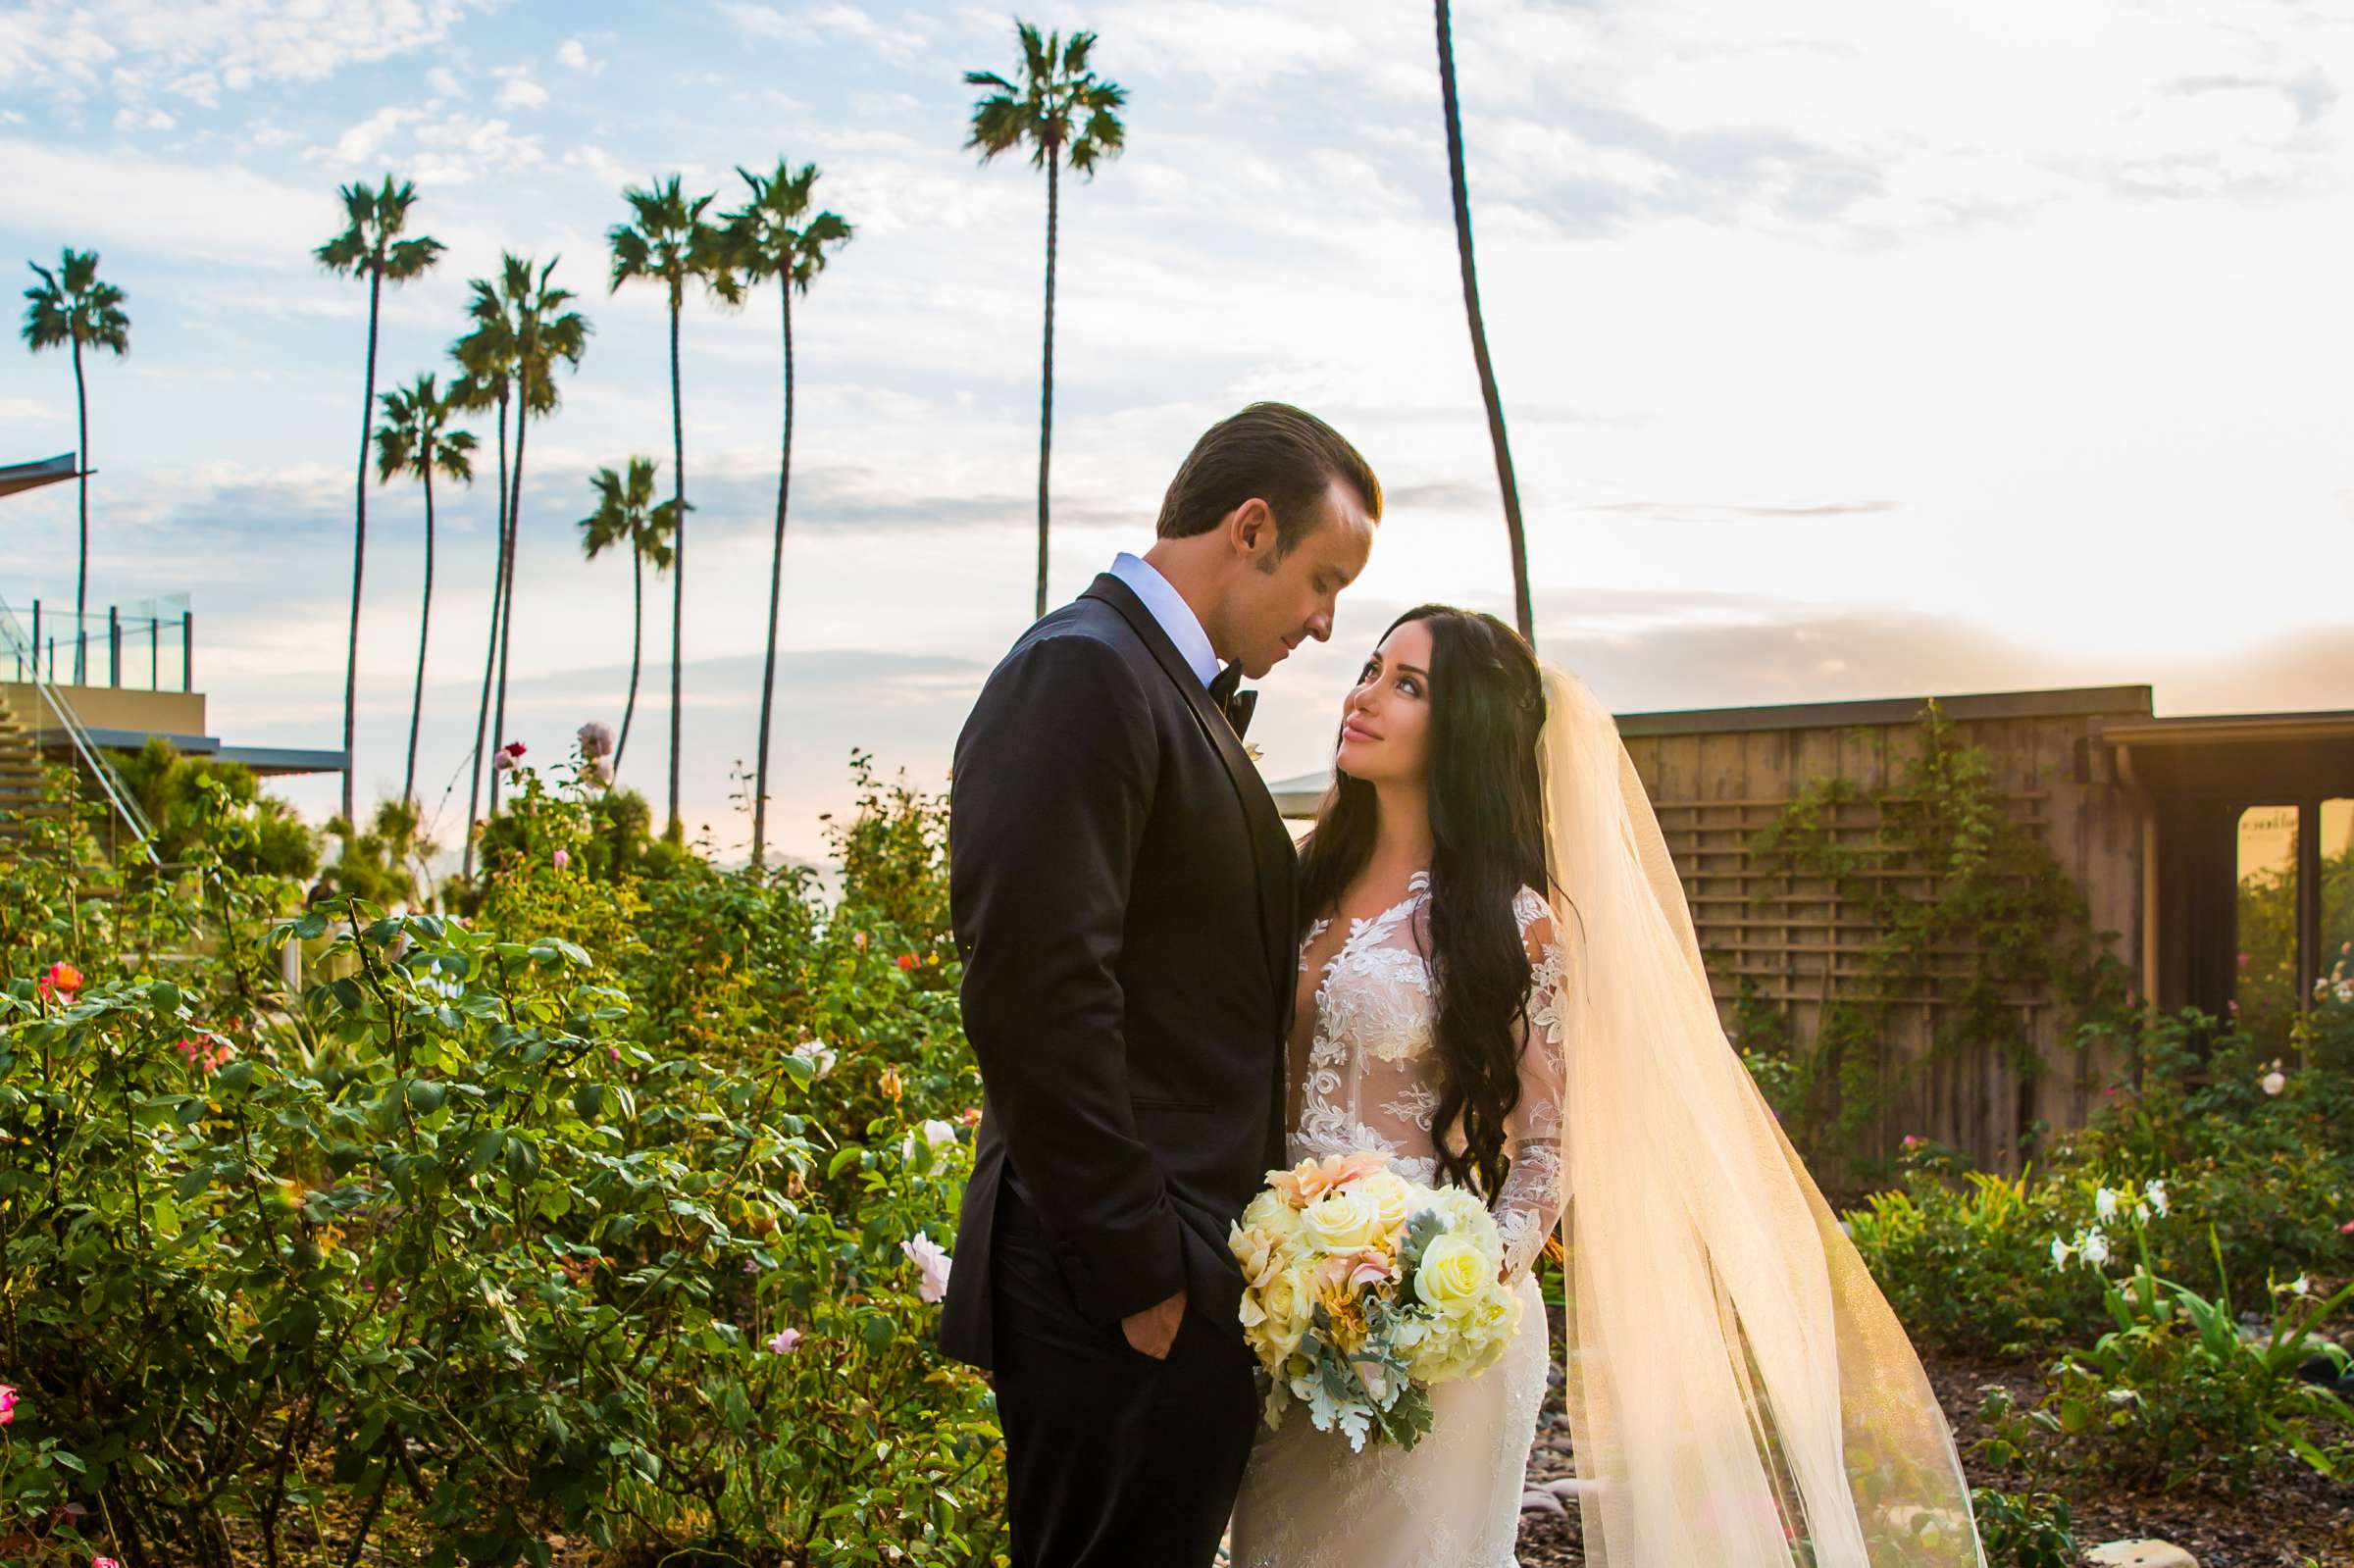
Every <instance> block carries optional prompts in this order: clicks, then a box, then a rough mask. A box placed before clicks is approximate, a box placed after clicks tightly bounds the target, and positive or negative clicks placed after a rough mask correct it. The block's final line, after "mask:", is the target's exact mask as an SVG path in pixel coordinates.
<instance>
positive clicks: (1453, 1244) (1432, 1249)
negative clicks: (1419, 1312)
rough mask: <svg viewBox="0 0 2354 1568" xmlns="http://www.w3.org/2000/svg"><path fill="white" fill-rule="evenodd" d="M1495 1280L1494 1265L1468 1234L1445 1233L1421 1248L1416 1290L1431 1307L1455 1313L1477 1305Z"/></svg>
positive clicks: (1463, 1311)
mask: <svg viewBox="0 0 2354 1568" xmlns="http://www.w3.org/2000/svg"><path fill="white" fill-rule="evenodd" d="M1495 1283H1496V1270H1495V1265H1493V1264H1491V1263H1490V1262H1489V1261H1488V1259H1487V1255H1486V1254H1485V1253H1484V1252H1482V1251H1481V1250H1480V1248H1479V1243H1478V1242H1476V1241H1474V1240H1472V1239H1470V1238H1469V1237H1465V1236H1442V1237H1440V1238H1439V1239H1437V1240H1435V1241H1433V1242H1431V1243H1430V1245H1428V1246H1427V1247H1424V1248H1423V1249H1422V1263H1421V1266H1420V1267H1419V1268H1417V1269H1415V1270H1414V1294H1415V1295H1417V1296H1419V1297H1420V1298H1421V1301H1422V1304H1423V1305H1424V1306H1426V1307H1429V1308H1430V1309H1431V1310H1432V1311H1434V1312H1438V1313H1441V1314H1444V1315H1446V1316H1448V1317H1456V1316H1459V1315H1460V1314H1463V1313H1466V1312H1468V1311H1470V1310H1471V1309H1472V1308H1474V1307H1476V1306H1477V1305H1478V1304H1479V1302H1480V1300H1481V1298H1482V1297H1483V1296H1485V1295H1486V1293H1487V1290H1488V1287H1489V1286H1491V1285H1493V1284H1495Z"/></svg>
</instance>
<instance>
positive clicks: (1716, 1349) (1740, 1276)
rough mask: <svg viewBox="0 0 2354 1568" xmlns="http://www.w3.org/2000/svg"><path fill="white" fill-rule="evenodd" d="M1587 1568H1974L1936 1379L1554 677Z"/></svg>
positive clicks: (1603, 746) (1551, 748) (1646, 826)
mask: <svg viewBox="0 0 2354 1568" xmlns="http://www.w3.org/2000/svg"><path fill="white" fill-rule="evenodd" d="M1545 696H1546V720H1545V727H1544V733H1543V736H1542V738H1541V740H1540V742H1539V749H1540V752H1541V766H1542V768H1543V771H1544V782H1545V800H1546V819H1547V820H1546V831H1547V839H1548V852H1549V856H1550V859H1551V862H1552V864H1551V868H1550V869H1551V871H1552V874H1553V878H1554V887H1553V890H1552V896H1553V900H1554V904H1555V929H1556V931H1557V933H1558V934H1559V936H1560V938H1561V948H1562V952H1563V955H1564V960H1565V962H1567V964H1568V965H1569V966H1570V968H1569V970H1568V972H1567V974H1566V976H1565V983H1564V986H1563V990H1564V991H1565V993H1566V994H1567V996H1568V997H1569V1007H1568V1010H1567V1019H1566V1022H1567V1024H1568V1026H1569V1030H1570V1033H1569V1034H1568V1035H1567V1050H1566V1053H1565V1055H1566V1072H1567V1083H1566V1085H1565V1094H1564V1114H1563V1117H1562V1123H1563V1125H1562V1129H1561V1139H1562V1143H1563V1146H1564V1151H1565V1155H1566V1170H1565V1172H1564V1177H1565V1181H1566V1185H1567V1188H1568V1193H1569V1202H1568V1205H1567V1208H1566V1211H1565V1212H1564V1214H1563V1217H1562V1221H1561V1237H1562V1241H1563V1245H1564V1247H1565V1249H1566V1256H1567V1287H1568V1289H1567V1297H1568V1347H1569V1348H1568V1368H1567V1371H1568V1413H1569V1420H1570V1426H1571V1433H1572V1437H1573V1439H1574V1442H1575V1444H1576V1454H1577V1469H1578V1474H1579V1476H1580V1478H1581V1480H1582V1481H1583V1482H1584V1483H1585V1485H1584V1487H1583V1488H1582V1489H1581V1492H1580V1495H1579V1505H1580V1511H1581V1516H1582V1524H1583V1528H1584V1534H1585V1546H1586V1561H1587V1562H1588V1563H1589V1564H1590V1565H1592V1568H1983V1564H1984V1561H1985V1559H1984V1555H1983V1553H1982V1550H1981V1548H1980V1546H1979V1543H1978V1537H1977V1531H1976V1527H1975V1525H1974V1523H1973V1521H1972V1519H1971V1515H1970V1488H1969V1483H1968V1482H1967V1481H1966V1479H1965V1478H1964V1476H1963V1473H1962V1466H1961V1461H1960V1458H1959V1456H1958V1455H1957V1453H1956V1452H1955V1448H1954V1441H1953V1435H1952V1433H1951V1431H1950V1430H1949V1429H1948V1428H1947V1426H1946V1422H1945V1418H1944V1415H1943V1413H1942V1412H1941V1411H1940V1410H1939V1408H1938V1405H1937V1400H1936V1398H1935V1396H1934V1394H1933V1393H1932V1392H1931V1391H1930V1388H1929V1382H1928V1378H1927V1377H1926V1375H1925V1374H1924V1373H1923V1372H1922V1370H1921V1366H1920V1360H1919V1357H1918V1356H1917V1355H1916V1354H1915V1353H1914V1350H1913V1346H1912V1343H1911V1341H1910V1340H1908V1339H1907V1338H1906V1336H1905V1332H1904V1329H1903V1328H1902V1327H1901V1326H1900V1325H1899V1324H1898V1322H1897V1320H1896V1316H1895V1314H1894V1313H1893V1312H1891V1311H1890V1310H1889V1307H1888V1303H1887V1301H1886V1300H1885V1299H1884V1298H1883V1297H1882V1296H1881V1294H1880V1291H1879V1289H1878V1287H1877V1286H1876V1285H1874V1284H1873V1283H1872V1279H1871V1276H1870V1274H1869V1273H1868V1271H1867V1270H1866V1268H1865V1266H1864V1261H1863V1259H1862V1258H1861V1257H1859V1256H1858V1255H1857V1252H1856V1249H1855V1247H1854V1245H1853V1244H1852V1243H1851V1242H1850V1241H1849V1240H1848V1239H1847V1237H1846V1235H1845V1234H1844V1233H1843V1232H1842V1231H1841V1230H1840V1228H1839V1223H1838V1221H1837V1220H1836V1219H1835V1218H1834V1217H1833V1215H1832V1213H1831V1211H1830V1208H1829V1206H1828V1205H1827V1204H1825V1203H1824V1201H1823V1199H1822V1195H1821V1193H1820V1192H1819V1191H1818V1190H1817V1188H1816V1186H1815V1183H1814V1181H1813V1179H1812V1178H1810V1177H1809V1176H1808V1174H1807V1171H1806V1167H1805V1166H1804V1165H1803V1164H1802V1163H1801V1162H1800V1160H1799V1157H1798V1155H1797V1152H1796V1151H1795V1150H1794V1149H1792V1147H1791V1145H1790V1141H1789V1139H1788V1138H1786V1137H1784V1136H1783V1133H1782V1130H1781V1127H1780V1124H1779V1123H1778V1122H1777V1121H1776V1120H1775V1118H1774V1116H1773V1113H1772V1112H1771V1110H1769V1109H1768V1108H1767V1106H1766V1101H1765V1099H1764V1097H1763V1096H1762V1095H1761V1094H1760V1093H1759V1092H1758V1089H1757V1086H1756V1085H1755V1084H1754V1083H1753V1082H1752V1081H1751V1078H1750V1075H1749V1072H1748V1070H1747V1069H1746V1068H1745V1067H1744V1066H1743V1065H1742V1062H1741V1059H1740V1057H1739V1056H1738V1055H1737V1054H1736V1053H1735V1052H1734V1050H1733V1049H1732V1047H1731V1045H1730V1044H1729V1043H1728V1041H1727V1040H1726V1037H1725V1034H1724V1029H1723V1026H1722V1024H1721V1022H1720V1021H1719V1019H1718V1017H1717V1012H1716V1005H1715V1002H1714V998H1713V997H1712V995H1711V992H1710V987H1709V980H1708V974H1707V971H1706V969H1705V968H1704V967H1703V964H1702V961H1701V954H1700V947H1699V943H1698V941H1697V940H1696V938H1695V936H1694V933H1693V926H1692V917H1691V912H1690V910H1689V908H1688V907H1687V905H1686V903H1685V900H1684V893H1683V888H1682V886H1681V885H1680V884H1679V883H1678V881H1677V879H1676V874H1675V868H1674V866H1673V864H1672V863H1671V862H1670V860H1669V858H1668V854H1667V845H1666V841H1665V840H1664V839H1663V837H1662V836H1661V834H1660V828H1659V822H1658V819H1657V818H1656V817H1655V816H1654V814H1653V812H1652V808H1651V803H1650V801H1649V799H1648V797H1647V796H1646V795H1645V793H1644V789H1643V784H1642V782H1641V781H1640V780H1639V779H1638V778H1637V777H1636V775H1635V768H1634V763H1633V761H1632V759H1631V758H1629V757H1628V755H1627V753H1626V748H1625V746H1624V745H1623V744H1622V743H1621V742H1620V740H1619V738H1618V731H1617V726H1616V724H1615V722H1614V721H1613V720H1612V717H1611V715H1610V714H1609V712H1608V711H1606V710H1605V709H1604V708H1603V707H1602V705H1601V704H1600V703H1598V702H1597V701H1596V700H1595V698H1594V696H1593V694H1592V693H1591V692H1589V691H1588V690H1587V689H1586V687H1585V685H1584V684H1583V683H1581V682H1579V681H1578V680H1577V679H1576V678H1575V677H1574V676H1571V675H1568V674H1566V673H1564V672H1562V671H1561V670H1558V669H1555V668H1553V667H1552V666H1550V665H1549V666H1547V667H1546V670H1545Z"/></svg>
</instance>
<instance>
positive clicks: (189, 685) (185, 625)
mask: <svg viewBox="0 0 2354 1568" xmlns="http://www.w3.org/2000/svg"><path fill="white" fill-rule="evenodd" d="M195 683H196V612H195V611H193V610H182V611H180V612H179V689H180V690H181V691H182V692H188V691H193V690H195V689H196V684H195Z"/></svg>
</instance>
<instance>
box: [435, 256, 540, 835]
mask: <svg viewBox="0 0 2354 1568" xmlns="http://www.w3.org/2000/svg"><path fill="white" fill-rule="evenodd" d="M523 267H524V263H522V262H521V261H519V260H518V259H517V258H516V257H514V256H511V255H510V256H504V257H502V258H501V278H500V281H501V282H505V281H507V280H508V279H510V278H513V276H514V275H515V274H516V272H517V270H518V269H521V268H523ZM525 276H526V280H527V281H528V273H527V274H526V275H525ZM468 287H469V290H470V298H469V300H468V302H467V307H466V315H467V319H468V320H469V321H471V322H472V323H473V324H474V329H473V330H472V331H470V332H468V333H467V334H466V335H465V336H463V337H461V338H459V339H458V340H457V341H456V342H454V343H452V344H450V345H449V354H450V358H451V359H453V360H455V361H456V362H457V364H458V370H459V376H458V378H457V379H456V380H455V381H454V382H452V383H451V386H450V391H449V396H450V401H451V403H452V404H454V405H455V406H457V407H459V408H462V409H468V410H472V411H475V412H478V413H479V412H482V411H484V410H486V409H492V408H495V409H496V410H497V411H498V518H497V531H496V534H495V536H494V538H493V539H492V541H491V548H490V559H491V563H492V564H491V569H490V629H489V632H488V635H487V636H486V638H485V641H484V653H483V697H482V703H481V705H480V706H479V707H478V708H477V709H476V710H475V716H474V747H473V749H472V750H471V751H469V752H468V753H467V768H468V778H467V784H466V841H465V843H464V845H463V846H462V847H461V849H460V851H459V853H460V857H461V864H460V866H459V875H460V876H462V877H466V878H472V877H473V875H474V827H475V823H476V822H477V820H478V819H479V817H480V813H481V809H482V789H483V767H482V762H483V739H484V732H485V730H486V729H487V728H488V726H489V723H490V690H491V683H492V681H493V680H494V678H495V677H496V675H497V671H498V613H499V609H500V606H501V605H502V604H503V603H504V602H505V599H506V591H507V551H508V543H509V540H508V537H507V406H508V404H509V403H510V402H511V401H512V400H513V397H514V392H515V335H514V332H513V330H512V324H511V323H509V322H508V320H507V314H506V309H505V306H504V305H503V303H502V302H501V300H500V297H499V285H498V284H496V283H492V282H491V281H489V280H488V279H487V278H475V279H473V280H472V281H471V283H470V284H469V285H468ZM491 784H492V787H493V788H495V787H496V785H497V779H496V776H495V775H493V777H492V780H491Z"/></svg>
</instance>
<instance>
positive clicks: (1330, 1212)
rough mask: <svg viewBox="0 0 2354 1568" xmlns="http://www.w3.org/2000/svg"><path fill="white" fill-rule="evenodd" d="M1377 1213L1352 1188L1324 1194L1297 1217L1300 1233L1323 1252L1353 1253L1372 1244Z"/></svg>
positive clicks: (1379, 1223)
mask: <svg viewBox="0 0 2354 1568" xmlns="http://www.w3.org/2000/svg"><path fill="white" fill-rule="evenodd" d="M1380 1225H1381V1212H1380V1210H1379V1209H1378V1208H1377V1207H1376V1206H1375V1205H1374V1204H1373V1203H1372V1202H1371V1201H1370V1200H1369V1199H1367V1198H1366V1197H1365V1196H1364V1195H1363V1194H1362V1193H1360V1192H1358V1191H1357V1190H1356V1189H1355V1188H1343V1189H1340V1190H1338V1191H1334V1192H1327V1193H1325V1194H1324V1195H1323V1196H1322V1197H1320V1198H1318V1199H1316V1200H1315V1201H1314V1202H1313V1203H1310V1204H1309V1205H1308V1206H1307V1207H1306V1208H1305V1210H1303V1211H1302V1213H1301V1215H1300V1233H1301V1235H1303V1236H1305V1238H1307V1239H1308V1241H1309V1243H1310V1244H1312V1245H1314V1246H1315V1247H1316V1248H1317V1249H1319V1250H1321V1251H1325V1252H1356V1251H1360V1250H1362V1249H1363V1248H1365V1247H1368V1246H1371V1245H1372V1244H1373V1235H1374V1233H1375V1231H1377V1230H1378V1229H1380Z"/></svg>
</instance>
